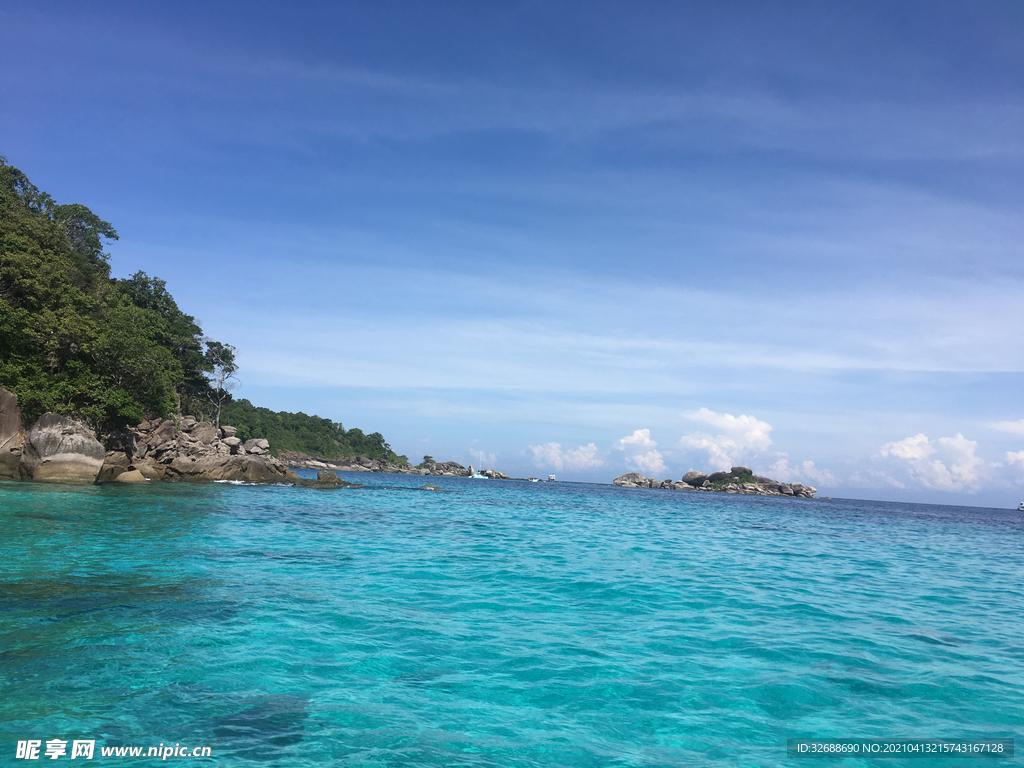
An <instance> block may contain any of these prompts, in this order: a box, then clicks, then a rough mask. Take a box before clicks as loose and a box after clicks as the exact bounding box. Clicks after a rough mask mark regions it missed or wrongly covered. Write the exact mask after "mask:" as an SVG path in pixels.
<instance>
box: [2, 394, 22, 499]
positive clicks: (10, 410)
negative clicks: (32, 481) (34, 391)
mask: <svg viewBox="0 0 1024 768" xmlns="http://www.w3.org/2000/svg"><path fill="white" fill-rule="evenodd" d="M24 446H25V424H24V422H23V421H22V418H21V409H20V408H19V407H18V396H17V395H16V394H14V393H13V392H10V391H8V390H6V389H4V388H3V387H0V480H22V479H24V478H23V476H22V469H21V467H20V464H21V455H22V451H23V449H24Z"/></svg>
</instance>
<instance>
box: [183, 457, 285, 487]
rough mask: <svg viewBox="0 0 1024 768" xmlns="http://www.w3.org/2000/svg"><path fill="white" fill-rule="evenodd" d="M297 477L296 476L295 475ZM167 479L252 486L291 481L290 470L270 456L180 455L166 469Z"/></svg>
mask: <svg viewBox="0 0 1024 768" xmlns="http://www.w3.org/2000/svg"><path fill="white" fill-rule="evenodd" d="M292 474H294V473H292ZM164 479H166V480H178V481H189V482H207V481H211V480H244V481H246V482H250V483H283V482H288V481H289V478H288V468H287V467H285V465H284V464H282V463H281V462H279V461H278V460H277V459H274V458H272V457H269V456H223V455H219V454H212V455H207V456H201V457H194V456H180V457H178V458H176V459H174V460H173V461H172V462H171V463H170V465H169V466H168V467H167V473H166V474H165V476H164Z"/></svg>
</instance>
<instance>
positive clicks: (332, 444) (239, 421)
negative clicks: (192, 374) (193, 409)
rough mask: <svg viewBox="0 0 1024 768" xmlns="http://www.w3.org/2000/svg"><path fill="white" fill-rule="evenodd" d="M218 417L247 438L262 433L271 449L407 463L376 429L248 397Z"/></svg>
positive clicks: (334, 457)
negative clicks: (346, 425) (272, 407)
mask: <svg viewBox="0 0 1024 768" xmlns="http://www.w3.org/2000/svg"><path fill="white" fill-rule="evenodd" d="M221 421H223V422H224V423H225V424H231V425H233V426H235V427H237V428H238V437H240V438H241V439H243V440H249V439H250V438H254V437H262V438H264V439H266V440H268V441H269V442H270V445H271V447H272V448H273V450H274V452H275V453H276V452H278V451H297V452H299V453H304V454H306V455H307V456H319V457H322V458H325V459H336V458H339V457H342V456H366V457H367V458H370V459H384V460H386V461H390V462H391V463H393V464H407V463H408V459H407V458H406V457H405V456H399V455H398V454H396V453H395V452H394V451H393V450H392V449H391V446H390V445H388V444H387V442H385V440H384V436H383V435H382V434H381V433H380V432H373V433H371V434H369V435H367V434H364V433H363V431H362V430H361V429H358V428H353V429H349V430H346V429H345V428H344V427H343V426H342V425H341V424H340V423H338V422H333V421H331V420H330V419H323V418H321V417H319V416H307V415H306V414H304V413H301V412H299V413H289V412H287V411H278V412H275V411H272V410H270V409H269V408H258V407H256V406H254V405H253V404H252V403H250V402H249V401H248V400H234V401H232V402H230V403H227V404H226V405H225V406H224V409H223V410H222V412H221Z"/></svg>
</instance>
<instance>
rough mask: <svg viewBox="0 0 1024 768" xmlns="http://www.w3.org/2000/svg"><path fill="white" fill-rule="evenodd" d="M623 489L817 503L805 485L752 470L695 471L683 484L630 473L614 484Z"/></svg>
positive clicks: (620, 476)
mask: <svg viewBox="0 0 1024 768" xmlns="http://www.w3.org/2000/svg"><path fill="white" fill-rule="evenodd" d="M612 485H617V486H619V487H620V488H661V489H663V490H669V491H709V492H712V493H742V494H748V495H752V496H789V497H793V498H801V499H813V498H814V495H815V494H816V493H817V492H818V489H817V488H813V487H811V486H809V485H803V484H802V483H785V482H782V481H779V480H772V479H771V478H770V477H762V476H761V475H755V474H754V472H753V470H751V469H750V467H741V466H737V467H732V468H731V469H730V470H729V471H728V472H725V471H720V472H712V473H710V474H705V473H704V472H698V471H697V470H695V469H691V470H690V471H689V472H687V473H686V474H685V475H683V477H682V479H681V480H678V481H676V480H671V479H670V480H657V479H655V478H653V477H645V476H644V475H642V474H641V473H639V472H627V473H626V474H624V475H619V476H618V477H616V478H615V479H614V480H613V481H612Z"/></svg>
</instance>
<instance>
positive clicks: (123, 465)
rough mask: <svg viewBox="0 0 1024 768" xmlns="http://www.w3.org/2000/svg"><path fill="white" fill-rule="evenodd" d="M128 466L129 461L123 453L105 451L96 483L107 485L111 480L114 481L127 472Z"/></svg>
mask: <svg viewBox="0 0 1024 768" xmlns="http://www.w3.org/2000/svg"><path fill="white" fill-rule="evenodd" d="M130 466H131V460H130V459H129V458H128V454H127V453H125V452H124V451H107V455H106V456H105V457H104V458H103V467H102V468H100V473H99V475H98V476H97V477H96V482H97V483H107V482H110V481H111V480H116V479H117V478H118V477H119V476H120V475H122V474H124V473H125V472H127V471H128V470H129V468H130Z"/></svg>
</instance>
